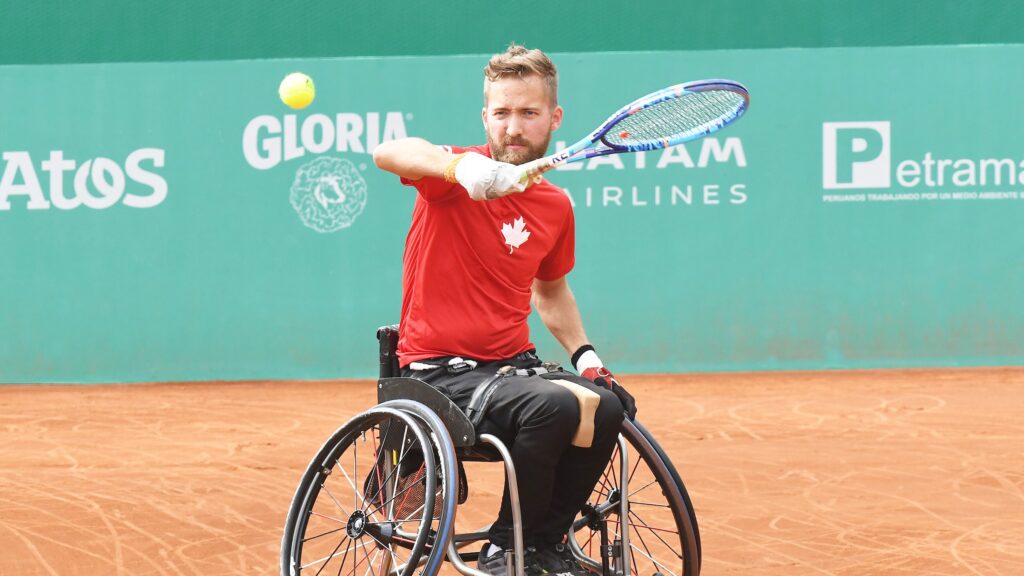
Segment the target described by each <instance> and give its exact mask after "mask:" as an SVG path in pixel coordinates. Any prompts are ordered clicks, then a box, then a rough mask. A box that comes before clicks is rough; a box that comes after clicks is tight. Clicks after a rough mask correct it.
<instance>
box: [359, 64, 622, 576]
mask: <svg viewBox="0 0 1024 576" xmlns="http://www.w3.org/2000/svg"><path fill="white" fill-rule="evenodd" d="M484 77H485V78H484V108H483V111H482V119H483V124H484V128H485V131H486V137H487V144H486V145H482V146H469V147H438V146H435V145H433V144H431V143H429V142H427V141H425V140H422V139H418V138H407V139H402V140H396V141H391V142H387V143H384V144H382V145H380V146H379V147H378V148H376V150H375V151H374V162H375V163H376V164H377V166H379V167H380V168H382V169H384V170H386V171H388V172H392V173H394V174H396V175H398V176H399V177H401V181H402V183H403V184H405V185H407V186H411V187H413V188H415V190H416V192H417V196H416V201H415V208H414V211H413V216H412V225H411V228H410V230H409V234H408V237H407V241H406V249H405V256H404V274H403V300H402V313H401V322H400V328H399V341H398V358H399V363H400V365H401V373H402V376H406V377H412V378H417V379H419V380H423V381H425V382H427V383H429V384H431V385H432V386H433V387H435V388H437V389H438V390H440V391H442V392H443V393H445V394H446V395H447V396H448V397H449V398H450V399H451V400H452V401H453V402H454V403H455V404H456V405H457V406H458V407H459V408H462V409H463V410H465V409H466V408H467V407H468V406H469V403H470V400H471V399H472V398H473V394H474V392H475V391H476V390H477V389H478V387H479V386H481V385H483V384H484V383H487V382H490V381H493V380H494V379H495V378H501V379H502V380H503V382H502V385H501V386H497V387H494V388H493V390H492V395H491V396H490V398H489V401H488V404H487V411H486V414H485V415H484V416H483V419H482V421H481V422H480V424H479V432H481V433H487V434H493V435H494V436H496V437H498V438H500V439H501V440H502V441H503V442H504V443H505V444H506V445H508V446H509V449H510V452H511V458H512V461H513V463H514V465H515V468H516V470H518V471H519V473H518V487H519V494H520V505H521V514H522V523H523V527H524V530H523V533H524V534H525V544H526V545H527V551H528V553H527V559H526V562H525V564H526V565H525V567H524V568H525V569H526V572H527V573H529V574H543V573H571V574H582V573H584V570H583V568H582V567H581V566H580V565H579V564H578V563H577V562H576V560H575V559H574V558H573V555H572V554H571V553H570V552H569V550H568V549H567V548H566V547H565V546H564V539H565V537H566V533H567V531H568V530H569V529H570V525H571V523H572V521H573V518H574V516H575V515H576V514H577V513H578V512H579V511H580V510H581V508H582V507H583V506H584V504H585V503H586V499H587V497H588V496H589V495H590V493H591V490H592V489H593V487H594V485H595V483H596V482H597V480H598V478H599V476H600V475H601V473H602V471H603V469H604V467H605V465H606V464H607V463H608V461H609V458H610V456H611V454H612V452H613V450H614V448H615V445H616V439H617V437H618V434H619V431H620V429H621V427H622V421H623V418H624V417H628V418H630V419H632V418H633V417H634V415H635V414H636V405H635V402H634V400H633V398H632V396H630V395H629V393H628V392H626V391H625V390H624V389H623V388H622V387H621V386H620V385H619V384H618V382H617V381H616V380H615V377H614V376H613V375H612V373H611V372H610V371H609V370H608V369H607V368H606V367H605V366H604V365H603V364H602V362H601V360H600V358H599V357H598V355H597V353H596V352H595V350H594V348H593V346H591V345H590V344H589V340H588V338H587V336H586V334H585V332H584V329H583V323H582V321H581V318H580V313H579V309H578V308H577V305H576V301H575V298H574V297H573V294H572V291H571V290H570V288H569V284H568V282H567V280H566V275H567V274H568V273H569V272H570V270H571V269H572V268H573V265H574V262H575V253H574V251H575V231H574V218H573V211H572V205H571V203H570V200H569V198H568V196H567V195H566V193H565V192H564V191H563V190H561V189H560V188H558V187H556V186H555V185H553V184H551V183H550V182H548V181H547V180H546V179H543V178H540V179H538V180H537V181H533V182H528V183H526V184H523V183H520V182H519V180H518V177H517V169H516V166H517V165H520V164H523V163H526V162H529V161H531V160H534V159H537V158H540V157H542V156H543V155H544V154H545V153H546V151H547V148H548V144H549V141H550V138H551V134H552V132H554V131H555V130H556V129H557V128H558V127H559V125H560V124H561V121H562V114H563V111H562V108H561V106H559V105H558V96H557V85H558V76H557V72H556V69H555V66H554V64H553V63H552V62H551V60H550V59H549V58H548V57H547V56H546V55H545V54H544V53H543V52H541V51H539V50H527V49H526V48H524V47H522V46H517V45H514V44H513V45H511V46H509V48H508V50H507V51H505V52H504V53H500V54H497V55H495V56H493V57H492V58H491V60H490V62H489V63H488V65H487V66H486V68H485V69H484ZM531 304H532V306H533V307H536V309H537V311H538V313H539V315H540V317H541V319H542V321H543V322H544V325H545V326H546V327H547V329H548V330H550V332H551V333H552V334H553V335H554V337H555V338H556V339H557V340H558V342H559V343H560V344H561V345H562V346H563V348H565V350H566V352H567V354H568V355H570V356H571V360H572V365H573V367H574V368H575V369H576V371H577V372H578V374H579V375H577V374H575V373H572V372H569V371H566V370H563V369H561V368H560V367H558V366H555V365H552V364H545V363H544V362H542V361H541V359H540V358H538V357H537V355H536V351H535V347H534V345H533V344H532V343H531V342H530V334H529V327H528V325H527V317H528V316H529V314H530V311H531ZM499 371H502V374H499ZM595 404H596V406H595ZM511 529H512V511H511V505H510V502H509V491H508V487H507V486H506V488H505V493H504V496H503V498H502V503H501V507H500V509H499V511H498V516H497V519H496V520H495V522H494V524H493V525H492V526H491V528H490V530H489V542H488V543H487V544H485V545H484V548H483V549H482V550H481V553H480V556H479V561H478V566H479V568H480V570H482V571H484V572H487V573H489V574H493V575H494V576H504V574H505V573H506V560H505V558H506V555H505V554H504V550H505V549H507V548H509V546H510V545H511V541H510V531H511Z"/></svg>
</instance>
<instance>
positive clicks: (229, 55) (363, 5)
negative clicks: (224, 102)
mask: <svg viewBox="0 0 1024 576" xmlns="http://www.w3.org/2000/svg"><path fill="white" fill-rule="evenodd" d="M1021 22H1024V2H1019V1H1013V0H998V1H995V0H930V1H925V0H861V1H856V2H853V1H837V0H765V1H758V0H705V1H703V2H693V1H689V0H688V1H676V2H673V1H660V2H659V1H646V2H623V1H617V2H612V1H609V0H598V1H593V0H592V1H587V2H558V3H555V2H550V3H549V2H538V1H529V2H512V1H506V2H503V3H492V2H477V1H473V2H471V1H460V2H444V1H430V2H427V1H423V0H410V1H405V2H400V1H396V0H376V1H369V2H368V1H365V0H363V1H358V2H354V1H333V2H329V1H326V0H317V1H310V2H285V1H282V0H273V1H271V0H234V1H225V0H177V1H173V2H172V1H162V2H161V1H153V0H140V1H134V2H132V1H128V0H74V1H72V0H51V1H46V0H41V1H30V2H26V1H23V0H18V1H12V0H2V1H0V65H2V64H46V63H73V62H134V61H175V60H233V59H250V58H302V57H330V56H392V55H442V54H480V53H490V52H494V51H497V50H498V49H500V48H501V47H502V46H503V45H504V44H506V43H507V42H509V41H511V40H514V41H517V42H521V43H524V44H527V45H529V46H537V47H540V48H543V49H544V50H546V51H549V52H585V51H623V50H630V51H631V50H713V49H736V48H780V47H829V46H906V45H929V44H944V45H945V44H1002V43H1019V42H1021V41H1024V34H1022V32H1021Z"/></svg>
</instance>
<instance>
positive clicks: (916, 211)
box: [0, 46, 1024, 383]
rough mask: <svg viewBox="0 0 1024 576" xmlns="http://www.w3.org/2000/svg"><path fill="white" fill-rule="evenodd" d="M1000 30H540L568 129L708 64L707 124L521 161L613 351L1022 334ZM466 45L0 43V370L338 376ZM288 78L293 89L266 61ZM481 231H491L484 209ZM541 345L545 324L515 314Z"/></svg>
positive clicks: (1010, 352) (361, 370)
mask: <svg viewBox="0 0 1024 576" xmlns="http://www.w3.org/2000/svg"><path fill="white" fill-rule="evenodd" d="M1022 57H1024V47H1021V46H989V47H923V48H856V49H813V50H758V51H721V52H714V51H712V52H646V53H605V54H596V53H595V54H555V55H554V59H555V61H556V64H557V65H558V66H559V70H560V99H561V104H562V105H563V106H564V107H565V109H566V118H565V122H564V123H563V125H562V128H561V129H560V130H559V131H558V132H557V133H556V134H555V137H554V139H553V142H555V141H557V143H555V144H553V145H554V146H564V145H566V144H567V143H572V142H574V141H575V140H576V139H578V138H579V137H581V136H582V135H583V134H585V133H587V132H589V130H590V129H592V128H593V127H594V126H595V125H596V123H597V122H599V121H601V120H603V119H604V118H605V117H606V116H607V115H608V114H609V113H611V112H612V111H614V110H616V109H617V108H618V107H619V106H621V105H622V104H624V103H626V102H628V101H630V100H632V99H634V98H636V97H638V96H641V95H643V94H645V93H647V92H651V91H653V90H656V89H658V88H661V87H663V86H666V85H669V84H673V83H678V82H683V81H688V80H696V79H702V78H729V79H733V80H737V81H739V82H742V83H744V84H745V85H746V86H747V87H748V88H749V89H750V92H751V108H750V111H749V113H748V114H747V116H746V117H744V118H743V119H742V120H740V121H739V122H738V123H737V124H736V125H734V126H731V127H729V128H727V129H726V130H724V131H722V132H720V133H718V134H717V135H715V136H713V137H708V138H705V139H702V140H698V141H694V142H691V143H689V144H687V145H685V146H679V147H675V148H672V149H669V150H664V151H655V152H647V153H645V154H636V155H629V156H619V157H615V156H612V157H603V158H596V159H592V160H589V161H586V162H583V163H579V164H575V165H570V166H568V167H566V168H565V169H562V170H558V171H556V172H553V173H551V174H550V175H549V179H550V180H552V181H553V182H555V183H556V184H559V185H561V186H564V187H565V188H566V190H567V193H568V194H569V196H570V197H571V198H572V201H573V204H574V206H575V212H576V219H577V265H576V269H575V270H574V271H573V272H572V274H571V275H570V277H569V280H570V283H571V285H572V287H573V290H574V292H575V293H576V296H577V300H578V301H579V304H580V308H581V311H582V313H583V316H584V321H585V324H586V326H587V330H588V333H589V334H590V336H591V338H592V340H593V341H594V343H595V345H596V346H597V347H598V349H600V350H601V354H602V357H603V358H604V359H605V361H606V362H608V363H609V364H610V365H611V366H613V367H614V369H615V370H616V371H618V372H660V371H673V372H675V371H713V370H762V369H803V368H860V367H864V368H867V367H890V366H949V365H979V364H987V365H1003V364H1021V363H1024V344H1021V342H1024V304H1022V303H1021V299H1020V297H1019V294H1018V293H1019V290H1020V287H1021V286H1024V261H1022V260H1024V257H1022V256H1021V255H1022V254H1024V231H1022V227H1021V225H1020V220H1021V217H1022V216H1024V183H1022V182H1024V145H1022V139H1021V137H1020V135H1019V132H1020V126H1022V125H1024V122H1022V120H1024V117H1022V116H1024V113H1022V112H1020V111H1019V108H1018V107H1016V106H1009V105H1007V104H1006V102H1007V101H1008V98H1007V96H1008V95H1012V94H1014V93H1017V92H1018V91H1019V90H1020V89H1022V88H1024V77H1021V76H1020V75H1015V74H1010V73H1008V71H1010V70H1012V69H1014V68H1015V66H1016V65H1017V62H1019V61H1021V60H1022ZM486 60H487V57H486V56H459V57H429V58H351V59H327V60H276V61H275V60H267V61H237V62H207V63H152V64H109V65H61V66H5V67H0V101H2V102H3V103H4V106H3V112H2V113H0V153H2V162H0V245H2V246H3V252H2V254H3V257H2V260H0V280H2V285H3V287H4V290H3V300H2V302H0V382H8V383H10V382H97V381H154V380H208V379H231V380H233V379H251V378H269V379H278V378H311V379H318V378H337V377H365V376H370V375H372V374H374V373H375V370H376V358H375V356H376V342H375V341H374V336H373V335H374V330H375V328H376V327H377V326H379V325H382V324H387V323H392V322H396V321H397V320H398V314H399V309H400V305H401V259H402V250H403V242H404V239H405V234H406V232H407V230H408V226H409V221H410V215H411V211H412V203H413V198H414V194H415V192H414V191H413V190H412V189H409V188H405V187H403V186H401V185H400V184H399V182H398V181H397V179H396V178H394V177H393V176H391V175H389V174H386V173H383V172H381V171H379V170H378V169H376V168H375V167H374V165H373V162H372V159H371V156H370V153H371V152H372V150H373V148H374V147H376V146H377V145H378V144H380V143H381V142H384V141H387V140H391V139H394V138H400V137H404V136H420V137H424V138H427V139H428V140H431V141H433V142H436V143H445V144H472V143H480V142H482V141H483V137H484V136H483V129H482V125H481V121H480V108H481V106H482V97H481V96H482V77H481V76H482V75H481V72H482V68H483V66H484V64H485V63H486ZM297 70H299V71H302V72H305V73H306V74H308V75H309V76H311V77H312V78H313V79H314V81H315V82H316V89H317V96H316V100H315V101H314V102H313V104H312V105H311V106H309V107H308V108H305V109H303V110H299V111H296V110H291V109H290V108H287V107H286V106H285V105H284V104H282V103H281V101H280V100H279V99H278V95H277V87H278V83H279V82H280V81H281V79H282V78H283V77H284V76H285V75H286V74H288V73H290V72H293V71H297ZM495 233H496V234H498V233H500V231H497V230H496V231H495ZM534 320H535V322H534V324H533V333H534V337H535V342H537V344H538V345H539V347H540V349H541V352H542V355H544V356H546V357H548V358H550V359H552V360H556V361H562V362H564V361H566V359H565V354H564V352H562V351H561V350H559V349H558V347H557V345H556V344H555V343H554V341H553V340H552V339H551V338H550V337H549V336H548V335H547V334H546V333H545V331H544V329H543V327H542V326H541V325H540V323H539V322H537V321H536V319H534Z"/></svg>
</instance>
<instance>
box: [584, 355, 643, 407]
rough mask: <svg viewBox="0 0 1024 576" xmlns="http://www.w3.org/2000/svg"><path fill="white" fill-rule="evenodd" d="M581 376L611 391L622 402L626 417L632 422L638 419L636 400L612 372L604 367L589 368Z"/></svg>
mask: <svg viewBox="0 0 1024 576" xmlns="http://www.w3.org/2000/svg"><path fill="white" fill-rule="evenodd" d="M580 376H583V377H584V378H586V379H587V380H590V381H591V382H593V383H594V384H597V385H598V386H604V387H605V388H607V389H609V390H611V391H612V393H614V394H615V396H617V397H618V398H619V402H622V409H623V410H624V411H625V412H626V417H627V418H629V419H630V420H632V419H634V418H636V400H635V399H634V398H633V395H632V394H630V393H629V392H626V389H625V388H623V387H622V386H620V385H619V381H618V380H616V379H615V376H614V375H613V374H612V371H611V370H609V369H607V368H605V367H604V366H602V367H600V368H587V369H586V370H584V371H583V373H582V374H580Z"/></svg>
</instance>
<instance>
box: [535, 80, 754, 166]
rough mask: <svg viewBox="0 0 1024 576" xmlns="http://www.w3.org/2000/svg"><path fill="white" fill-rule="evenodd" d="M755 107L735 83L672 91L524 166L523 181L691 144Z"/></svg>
mask: <svg viewBox="0 0 1024 576" xmlns="http://www.w3.org/2000/svg"><path fill="white" fill-rule="evenodd" d="M749 106H750V93H748V92H747V89H746V88H745V87H744V86H743V85H742V84H740V83H738V82H733V81H731V80H700V81H698V82H690V83H687V84H676V85H675V86H669V87H668V88H663V89H661V90H658V91H657V92H653V93H651V94H648V95H647V96H644V97H643V98H640V99H639V100H635V101H634V102H632V103H630V104H627V105H626V106H624V107H622V108H621V109H620V110H619V111H618V112H616V113H615V114H612V116H611V117H610V118H608V119H607V120H605V121H604V123H603V124H601V125H600V126H598V128H597V129H596V130H594V131H593V132H591V133H590V135H589V136H587V137H586V138H584V139H582V140H580V141H579V142H577V143H575V144H573V145H572V146H569V147H568V148H565V149H563V150H562V151H560V152H556V153H555V154H551V155H550V156H545V157H543V158H539V159H537V160H534V161H532V162H528V163H526V164H523V165H522V166H521V168H522V170H523V174H522V176H521V177H520V179H519V181H520V182H522V183H526V182H527V181H529V180H531V179H533V178H536V177H537V176H540V175H541V174H543V173H545V172H547V171H548V170H551V169H552V168H555V167H557V166H558V165H560V164H567V163H570V162H579V161H580V160H586V159H587V158H593V157H595V156H604V155H606V154H622V153H623V152H640V151H643V150H657V149H659V148H668V147H669V146H675V145H676V144H682V143H683V142H689V141H690V140H695V139H697V138H700V137H702V136H707V135H708V134H711V133H713V132H717V131H719V130H721V129H722V128H724V127H726V126H728V125H729V124H731V123H733V122H735V121H736V120H737V119H739V117H740V116H742V115H743V113H744V112H746V111H747V108H748V107H749Z"/></svg>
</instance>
